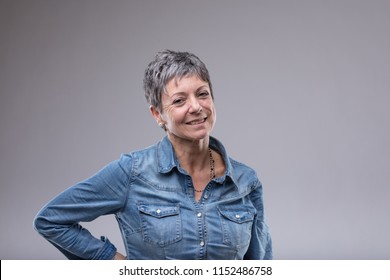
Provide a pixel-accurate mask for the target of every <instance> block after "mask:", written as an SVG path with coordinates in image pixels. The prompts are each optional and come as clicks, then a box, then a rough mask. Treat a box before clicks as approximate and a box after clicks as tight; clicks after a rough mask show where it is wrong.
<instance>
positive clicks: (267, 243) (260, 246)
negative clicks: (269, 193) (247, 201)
mask: <svg viewBox="0 0 390 280" xmlns="http://www.w3.org/2000/svg"><path fill="white" fill-rule="evenodd" d="M250 196H251V201H252V203H253V205H254V206H255V207H256V210H257V214H256V216H255V220H254V223H253V227H252V238H251V242H250V244H249V248H248V251H247V252H246V254H245V256H244V259H247V260H271V259H273V252H272V239H271V234H270V231H269V228H268V224H267V223H266V219H265V214H264V203H263V188H262V185H261V183H260V181H259V180H257V181H256V183H255V186H254V188H253V191H252V192H251V194H250Z"/></svg>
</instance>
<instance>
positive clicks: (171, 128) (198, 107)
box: [151, 75, 216, 141]
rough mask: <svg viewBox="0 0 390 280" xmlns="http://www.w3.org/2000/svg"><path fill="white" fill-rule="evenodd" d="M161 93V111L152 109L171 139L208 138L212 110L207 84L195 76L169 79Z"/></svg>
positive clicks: (211, 123)
mask: <svg viewBox="0 0 390 280" xmlns="http://www.w3.org/2000/svg"><path fill="white" fill-rule="evenodd" d="M165 88H166V90H165V92H164V93H163V94H162V98H161V103H162V111H161V112H159V111H158V110H157V109H156V108H154V107H152V108H151V111H152V114H153V116H154V118H155V119H156V121H157V122H158V123H163V124H164V125H165V127H166V131H167V133H168V137H169V138H170V139H171V140H174V141H175V140H184V141H197V140H203V139H206V138H207V139H208V136H209V135H210V132H211V130H212V128H213V126H214V123H215V118H216V114H215V107H214V102H213V99H212V97H211V90H210V87H209V84H208V83H207V82H204V81H202V80H201V79H199V78H198V77H197V76H196V75H193V76H188V77H187V76H185V77H182V78H180V79H172V80H170V81H169V82H168V83H167V84H166V87H165Z"/></svg>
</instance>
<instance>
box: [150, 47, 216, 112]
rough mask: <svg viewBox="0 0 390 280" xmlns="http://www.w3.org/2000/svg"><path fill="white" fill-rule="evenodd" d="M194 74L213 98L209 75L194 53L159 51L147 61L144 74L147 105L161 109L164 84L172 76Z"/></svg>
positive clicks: (172, 77)
mask: <svg viewBox="0 0 390 280" xmlns="http://www.w3.org/2000/svg"><path fill="white" fill-rule="evenodd" d="M191 75H196V76H198V78H199V79H201V80H202V81H204V82H207V83H208V84H209V87H210V91H211V92H210V94H211V97H212V98H213V99H214V96H213V93H212V87H211V81H210V75H209V72H208V70H207V68H206V65H205V64H204V63H203V62H202V61H201V60H200V59H199V58H198V57H197V56H196V55H194V54H192V53H189V52H175V51H171V50H164V51H160V52H158V53H157V54H156V56H155V58H154V60H153V61H152V62H150V63H149V65H148V67H147V68H146V70H145V75H144V91H145V97H146V100H147V101H148V103H149V105H152V106H154V107H155V108H157V109H158V110H159V111H160V112H161V111H162V104H161V95H162V93H163V92H164V91H165V86H166V84H167V83H168V82H169V81H170V80H172V79H174V78H179V79H180V78H182V77H185V76H191Z"/></svg>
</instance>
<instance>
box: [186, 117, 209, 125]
mask: <svg viewBox="0 0 390 280" xmlns="http://www.w3.org/2000/svg"><path fill="white" fill-rule="evenodd" d="M206 119H207V117H205V118H202V119H197V120H193V121H190V122H187V123H186V124H189V125H197V124H202V123H204V122H205V121H206Z"/></svg>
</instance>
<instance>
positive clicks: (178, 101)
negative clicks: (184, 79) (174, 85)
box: [172, 98, 184, 105]
mask: <svg viewBox="0 0 390 280" xmlns="http://www.w3.org/2000/svg"><path fill="white" fill-rule="evenodd" d="M183 103H184V98H176V99H174V100H173V101H172V104H173V105H181V104H183Z"/></svg>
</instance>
